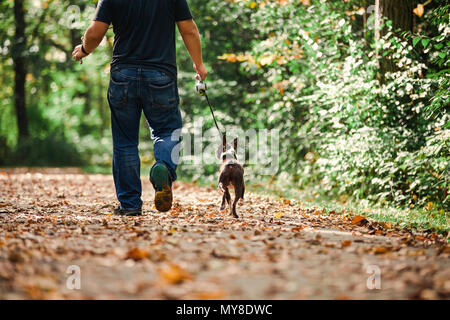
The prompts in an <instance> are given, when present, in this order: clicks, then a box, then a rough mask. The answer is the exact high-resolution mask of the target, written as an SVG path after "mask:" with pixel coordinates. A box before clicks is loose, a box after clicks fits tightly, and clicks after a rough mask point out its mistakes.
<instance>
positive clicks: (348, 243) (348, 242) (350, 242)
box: [341, 240, 352, 248]
mask: <svg viewBox="0 0 450 320" xmlns="http://www.w3.org/2000/svg"><path fill="white" fill-rule="evenodd" d="M351 245H352V240H343V241H342V242H341V246H342V248H345V247H348V246H351Z"/></svg>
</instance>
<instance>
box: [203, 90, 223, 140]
mask: <svg viewBox="0 0 450 320" xmlns="http://www.w3.org/2000/svg"><path fill="white" fill-rule="evenodd" d="M205 98H206V101H207V102H208V106H209V110H211V114H212V117H213V120H214V124H215V125H216V128H217V131H219V134H220V136H221V137H222V136H223V133H222V131H221V130H220V128H219V125H218V124H217V120H216V116H215V115H214V109H213V107H212V106H211V103H210V102H209V98H208V95H207V94H206V92H205Z"/></svg>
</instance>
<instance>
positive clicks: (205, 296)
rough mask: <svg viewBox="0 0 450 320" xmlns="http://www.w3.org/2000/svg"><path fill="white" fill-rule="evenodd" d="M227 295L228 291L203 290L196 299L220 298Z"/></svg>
mask: <svg viewBox="0 0 450 320" xmlns="http://www.w3.org/2000/svg"><path fill="white" fill-rule="evenodd" d="M225 296H226V292H225V291H222V290H219V291H215V292H202V293H199V294H197V295H196V298H195V299H196V300H219V299H222V298H224V297H225Z"/></svg>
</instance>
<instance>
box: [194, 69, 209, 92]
mask: <svg viewBox="0 0 450 320" xmlns="http://www.w3.org/2000/svg"><path fill="white" fill-rule="evenodd" d="M197 79H198V80H197V82H196V83H195V91H197V93H198V94H199V95H201V96H203V95H205V94H206V90H208V87H207V86H206V83H205V82H203V80H202V76H201V75H200V74H198V73H197Z"/></svg>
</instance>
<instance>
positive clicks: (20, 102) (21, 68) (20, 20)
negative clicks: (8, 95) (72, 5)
mask: <svg viewBox="0 0 450 320" xmlns="http://www.w3.org/2000/svg"><path fill="white" fill-rule="evenodd" d="M14 21H15V25H16V26H15V28H16V30H15V34H14V45H13V52H12V58H13V61H14V72H15V76H14V105H15V110H16V116H17V127H18V129H19V142H20V141H21V140H23V139H24V138H27V137H29V130H28V117H27V108H26V98H25V80H26V75H27V69H26V59H25V51H26V38H25V27H26V25H25V8H24V0H15V1H14Z"/></svg>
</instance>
